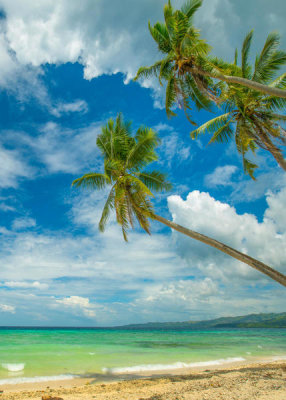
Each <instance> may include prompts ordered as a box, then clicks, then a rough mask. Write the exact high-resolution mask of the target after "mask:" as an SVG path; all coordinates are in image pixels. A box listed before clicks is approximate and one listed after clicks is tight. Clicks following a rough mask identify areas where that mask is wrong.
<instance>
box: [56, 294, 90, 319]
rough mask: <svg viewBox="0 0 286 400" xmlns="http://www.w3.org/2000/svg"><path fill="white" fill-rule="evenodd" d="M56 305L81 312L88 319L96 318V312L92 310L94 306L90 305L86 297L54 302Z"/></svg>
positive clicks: (72, 297) (74, 297)
mask: <svg viewBox="0 0 286 400" xmlns="http://www.w3.org/2000/svg"><path fill="white" fill-rule="evenodd" d="M56 303H58V304H61V305H63V306H65V307H68V308H71V309H72V310H74V311H75V312H78V311H81V312H83V313H84V315H85V316H87V317H88V318H93V317H95V316H96V312H95V310H94V308H95V305H94V304H91V303H90V302H89V299H88V298H87V297H79V296H70V297H65V298H63V299H59V300H56Z"/></svg>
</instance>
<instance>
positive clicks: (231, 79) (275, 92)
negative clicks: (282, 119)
mask: <svg viewBox="0 0 286 400" xmlns="http://www.w3.org/2000/svg"><path fill="white" fill-rule="evenodd" d="M188 70H189V71H190V72H192V70H193V71H195V72H196V73H197V74H198V75H203V76H209V77H210V78H214V79H219V80H220V81H224V82H226V83H237V84H238V85H242V86H246V87H248V88H250V89H253V90H256V91H257V92H262V93H265V94H268V95H269V96H275V97H281V98H284V99H286V90H284V89H277V88H274V87H271V86H268V85H263V84H261V83H258V82H255V81H251V80H249V79H245V78H241V77H240V76H229V75H224V74H221V73H217V74H211V73H210V72H207V71H203V70H202V69H199V68H196V67H189V68H188Z"/></svg>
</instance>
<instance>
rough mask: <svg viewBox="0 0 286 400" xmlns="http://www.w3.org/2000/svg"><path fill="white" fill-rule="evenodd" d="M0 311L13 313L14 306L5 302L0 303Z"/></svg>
mask: <svg viewBox="0 0 286 400" xmlns="http://www.w3.org/2000/svg"><path fill="white" fill-rule="evenodd" d="M0 312H5V313H11V314H15V307H13V306H9V305H7V304H0Z"/></svg>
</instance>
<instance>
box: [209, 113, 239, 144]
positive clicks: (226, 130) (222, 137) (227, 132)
mask: <svg viewBox="0 0 286 400" xmlns="http://www.w3.org/2000/svg"><path fill="white" fill-rule="evenodd" d="M231 123H232V120H231V119H230V120H229V121H227V123H226V124H225V125H223V126H221V127H220V128H219V129H218V130H217V131H216V132H215V133H214V134H213V136H212V138H211V140H210V141H209V143H208V144H211V143H214V142H218V143H227V142H228V141H229V139H230V138H231V137H232V136H233V130H232V129H231V127H230V124H231Z"/></svg>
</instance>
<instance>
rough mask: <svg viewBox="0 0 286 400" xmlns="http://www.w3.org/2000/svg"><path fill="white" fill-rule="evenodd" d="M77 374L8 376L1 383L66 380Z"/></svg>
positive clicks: (0, 380) (13, 383)
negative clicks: (28, 376)
mask: <svg viewBox="0 0 286 400" xmlns="http://www.w3.org/2000/svg"><path fill="white" fill-rule="evenodd" d="M76 377H77V376H76V375H54V376H34V377H31V378H27V377H26V378H25V377H22V378H8V379H0V385H15V384H18V383H34V382H50V381H65V380H68V379H74V378H76Z"/></svg>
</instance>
